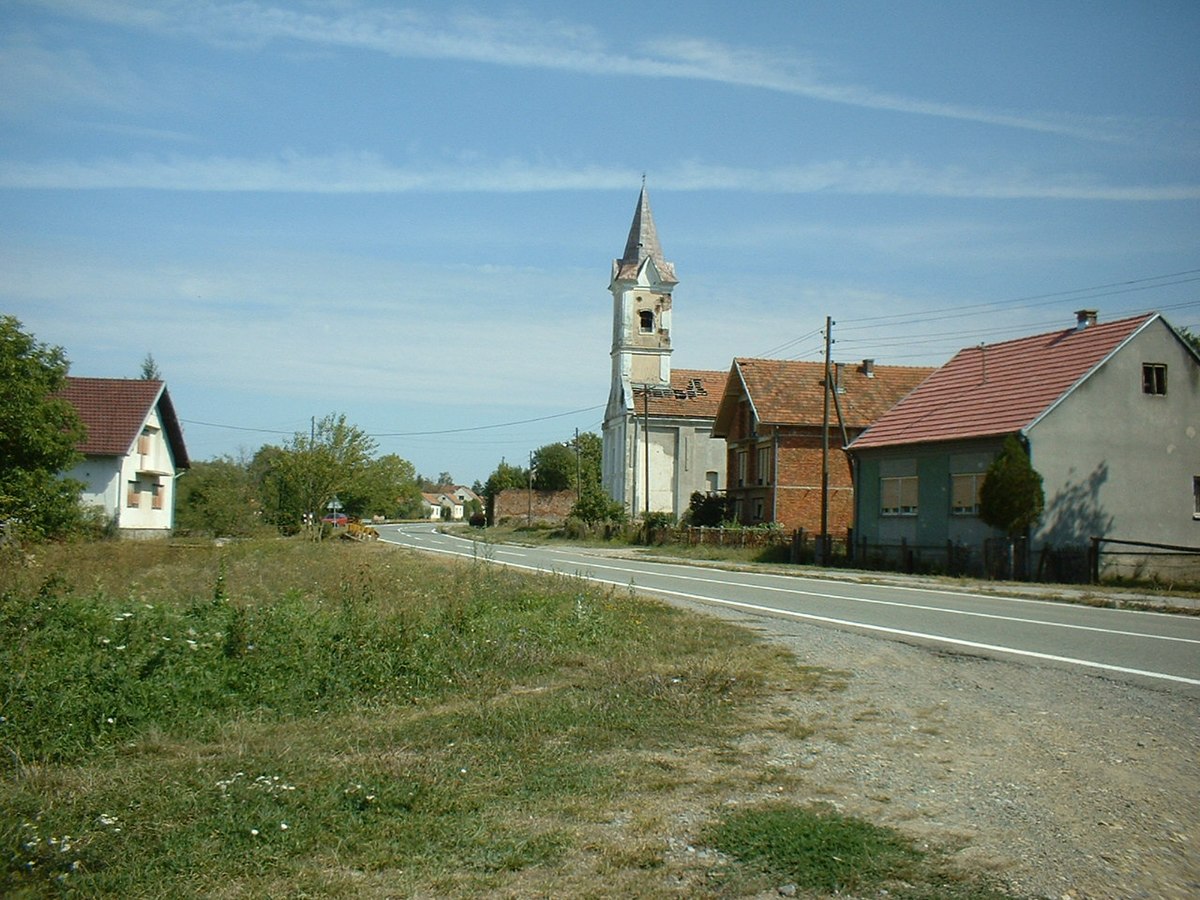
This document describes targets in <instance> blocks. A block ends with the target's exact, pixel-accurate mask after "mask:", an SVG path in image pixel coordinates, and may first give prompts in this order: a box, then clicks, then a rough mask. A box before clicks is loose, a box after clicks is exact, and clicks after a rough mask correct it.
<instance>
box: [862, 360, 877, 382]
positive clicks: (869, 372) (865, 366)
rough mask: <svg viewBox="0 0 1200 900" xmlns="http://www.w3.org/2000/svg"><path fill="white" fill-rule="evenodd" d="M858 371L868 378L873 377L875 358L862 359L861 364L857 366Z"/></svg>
mask: <svg viewBox="0 0 1200 900" xmlns="http://www.w3.org/2000/svg"><path fill="white" fill-rule="evenodd" d="M859 371H860V372H862V373H863V374H864V375H866V376H867V377H868V378H874V377H875V360H873V359H864V360H863V361H862V366H861V367H860V368H859Z"/></svg>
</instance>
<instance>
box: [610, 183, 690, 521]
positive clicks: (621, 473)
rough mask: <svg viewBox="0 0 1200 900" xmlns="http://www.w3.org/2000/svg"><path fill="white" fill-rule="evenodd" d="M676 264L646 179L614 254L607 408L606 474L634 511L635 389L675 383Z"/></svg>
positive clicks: (614, 490)
mask: <svg viewBox="0 0 1200 900" xmlns="http://www.w3.org/2000/svg"><path fill="white" fill-rule="evenodd" d="M678 283H679V282H678V279H677V278H676V277H675V267H674V266H673V265H672V264H671V263H669V262H667V261H666V259H664V258H663V252H662V246H661V245H660V244H659V241H658V231H657V229H656V228H655V227H654V216H653V214H652V213H651V212H650V195H649V194H648V193H647V192H646V183H645V179H642V191H641V193H640V194H639V195H638V202H637V207H636V209H634V212H633V223H632V224H631V225H630V226H629V237H628V239H627V240H626V241H625V252H624V253H623V254H622V255H621V258H620V259H614V260H613V264H612V277H611V280H610V282H609V285H608V289H609V291H610V292H611V293H612V299H613V321H612V350H611V351H610V354H609V355H610V358H611V360H612V380H611V383H610V385H609V393H608V406H607V407H606V409H605V412H604V450H603V467H602V478H603V483H604V488H605V491H606V492H607V493H608V495H609V496H610V497H611V498H612V499H614V500H618V501H620V502H622V503H624V504H625V505H626V507H627V508H629V509H630V511H631V512H636V509H634V508H633V504H634V503H635V502H636V499H637V498H636V496H635V490H636V486H635V482H636V473H635V472H634V471H633V466H634V462H635V459H636V453H637V446H638V422H637V419H636V415H637V412H636V410H635V408H634V407H635V404H634V389H635V388H637V389H639V390H645V386H647V385H649V386H652V387H657V388H665V387H669V386H670V384H671V291H672V290H673V289H674V287H675V285H676V284H678Z"/></svg>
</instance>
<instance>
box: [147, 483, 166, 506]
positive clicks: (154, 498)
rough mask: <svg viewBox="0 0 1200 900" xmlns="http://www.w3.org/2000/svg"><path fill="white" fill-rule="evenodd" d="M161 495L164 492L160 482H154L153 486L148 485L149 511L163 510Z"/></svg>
mask: <svg viewBox="0 0 1200 900" xmlns="http://www.w3.org/2000/svg"><path fill="white" fill-rule="evenodd" d="M163 494H164V491H163V489H162V482H161V481H156V482H154V484H152V485H150V508H151V509H162V508H163Z"/></svg>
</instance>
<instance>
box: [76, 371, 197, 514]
mask: <svg viewBox="0 0 1200 900" xmlns="http://www.w3.org/2000/svg"><path fill="white" fill-rule="evenodd" d="M62 397H63V399H65V400H67V401H69V402H70V403H71V405H72V406H74V407H75V409H76V411H77V412H78V413H79V418H80V419H81V420H82V421H83V424H84V426H85V427H86V428H87V438H86V439H85V440H84V442H83V443H82V444H81V445H80V446H79V451H80V452H81V453H82V454H83V456H84V459H83V462H81V463H79V464H78V465H77V466H75V468H73V469H72V470H71V471H69V472H65V473H64V474H65V475H66V476H67V477H68V478H74V479H76V480H78V481H82V482H83V484H84V489H83V493H82V495H81V500H82V502H83V503H86V504H91V505H93V506H99V507H100V508H102V509H103V510H104V512H105V514H106V515H107V516H108V517H109V519H110V520H111V521H112V522H113V524H114V526H115V527H116V529H117V531H118V533H120V534H121V535H123V536H127V537H165V536H167V535H169V534H170V533H171V530H172V528H173V527H174V525H175V480H176V479H177V478H178V477H179V476H180V475H182V474H183V471H184V470H185V469H187V468H188V466H189V462H188V454H187V447H186V446H185V445H184V443H183V429H182V428H181V427H180V425H179V419H178V418H177V417H176V415H175V407H174V405H173V404H172V403H171V395H170V394H169V393H168V392H167V386H166V385H165V384H164V383H163V382H161V381H154V380H144V379H130V378H75V377H73V376H72V377H68V378H67V385H66V388H65V389H64V390H63V392H62Z"/></svg>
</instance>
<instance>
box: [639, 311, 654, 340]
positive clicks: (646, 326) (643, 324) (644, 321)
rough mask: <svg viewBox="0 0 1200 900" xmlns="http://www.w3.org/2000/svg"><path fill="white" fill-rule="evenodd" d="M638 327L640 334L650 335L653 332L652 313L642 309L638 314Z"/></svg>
mask: <svg viewBox="0 0 1200 900" xmlns="http://www.w3.org/2000/svg"><path fill="white" fill-rule="evenodd" d="M638 322H639V323H640V325H639V327H640V328H641V331H642V334H650V333H652V332H653V331H654V313H652V312H651V311H650V310H648V309H643V310H642V311H641V312H639V313H638Z"/></svg>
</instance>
